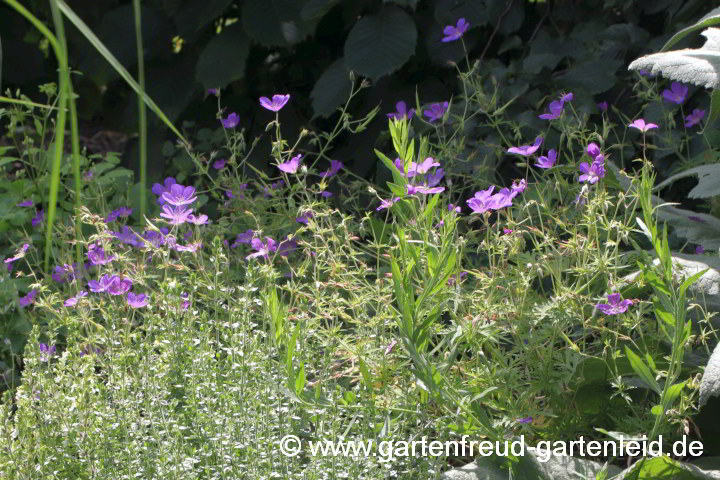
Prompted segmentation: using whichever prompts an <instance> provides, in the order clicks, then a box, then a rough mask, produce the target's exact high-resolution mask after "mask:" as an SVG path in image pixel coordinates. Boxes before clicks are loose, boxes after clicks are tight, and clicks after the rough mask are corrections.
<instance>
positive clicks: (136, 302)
mask: <svg viewBox="0 0 720 480" xmlns="http://www.w3.org/2000/svg"><path fill="white" fill-rule="evenodd" d="M127 303H128V305H130V306H131V307H132V308H142V307H145V306H147V304H148V296H147V295H145V294H144V293H138V294H134V293H132V292H129V293H128V294H127Z"/></svg>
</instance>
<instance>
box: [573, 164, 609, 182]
mask: <svg viewBox="0 0 720 480" xmlns="http://www.w3.org/2000/svg"><path fill="white" fill-rule="evenodd" d="M580 173H582V175H580V177H578V182H588V183H591V184H595V183H597V181H598V180H600V179H601V178H604V177H605V164H604V162H601V161H599V160H595V161H594V162H592V164H588V162H582V163H581V164H580Z"/></svg>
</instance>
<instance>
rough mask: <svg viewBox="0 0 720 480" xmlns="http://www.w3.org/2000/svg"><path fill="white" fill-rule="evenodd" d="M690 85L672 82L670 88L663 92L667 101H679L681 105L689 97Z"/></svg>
mask: <svg viewBox="0 0 720 480" xmlns="http://www.w3.org/2000/svg"><path fill="white" fill-rule="evenodd" d="M687 94H688V87H687V85H683V84H682V83H678V82H672V83H671V84H670V90H668V89H665V90H663V92H662V96H663V98H664V99H665V101H666V102H670V103H677V104H678V105H681V104H682V103H683V102H684V101H685V99H686V98H687Z"/></svg>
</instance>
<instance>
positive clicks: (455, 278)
mask: <svg viewBox="0 0 720 480" xmlns="http://www.w3.org/2000/svg"><path fill="white" fill-rule="evenodd" d="M465 275H467V272H460V273H459V274H458V275H455V274H454V273H453V274H452V275H450V278H448V281H447V284H448V285H450V286H451V287H452V286H453V285H455V283H457V281H458V280H459V281H461V282H462V279H463V277H464V276H465Z"/></svg>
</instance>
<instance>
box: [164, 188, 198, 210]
mask: <svg viewBox="0 0 720 480" xmlns="http://www.w3.org/2000/svg"><path fill="white" fill-rule="evenodd" d="M162 198H163V200H165V201H166V202H167V203H169V204H170V205H174V206H176V207H183V206H185V205H190V204H191V203H193V202H194V201H195V200H197V197H196V196H195V188H193V187H184V186H182V185H179V184H175V185H171V186H170V189H169V190H168V191H166V192H163V194H162Z"/></svg>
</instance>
